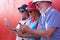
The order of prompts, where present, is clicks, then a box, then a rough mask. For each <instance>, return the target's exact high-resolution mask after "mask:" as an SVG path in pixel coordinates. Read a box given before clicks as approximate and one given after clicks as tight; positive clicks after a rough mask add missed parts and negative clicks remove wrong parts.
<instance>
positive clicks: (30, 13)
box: [29, 11, 40, 18]
mask: <svg viewBox="0 0 60 40" xmlns="http://www.w3.org/2000/svg"><path fill="white" fill-rule="evenodd" d="M29 15H30V17H31V18H36V17H40V12H39V11H29Z"/></svg>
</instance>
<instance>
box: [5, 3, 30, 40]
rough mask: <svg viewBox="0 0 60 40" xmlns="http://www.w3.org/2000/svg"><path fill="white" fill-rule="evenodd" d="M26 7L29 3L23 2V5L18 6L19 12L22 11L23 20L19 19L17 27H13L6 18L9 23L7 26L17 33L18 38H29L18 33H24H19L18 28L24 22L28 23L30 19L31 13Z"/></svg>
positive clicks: (22, 39) (24, 39)
mask: <svg viewBox="0 0 60 40" xmlns="http://www.w3.org/2000/svg"><path fill="white" fill-rule="evenodd" d="M26 7H27V5H26V4H23V5H22V6H21V7H19V8H18V10H19V12H20V13H21V15H22V20H20V21H19V23H18V25H17V26H16V28H13V27H12V26H11V25H10V23H9V22H8V20H7V19H5V23H6V25H7V27H8V28H9V29H10V30H11V31H12V32H13V33H15V34H16V40H28V38H22V37H19V36H18V35H17V34H20V35H22V34H23V33H21V32H20V33H18V32H17V31H18V29H19V28H20V27H21V25H23V24H27V21H28V20H29V19H30V18H29V14H28V12H27V10H26Z"/></svg>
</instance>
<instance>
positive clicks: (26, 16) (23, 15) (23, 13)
mask: <svg viewBox="0 0 60 40" xmlns="http://www.w3.org/2000/svg"><path fill="white" fill-rule="evenodd" d="M21 15H22V19H23V18H28V13H27V12H26V11H24V12H22V13H21Z"/></svg>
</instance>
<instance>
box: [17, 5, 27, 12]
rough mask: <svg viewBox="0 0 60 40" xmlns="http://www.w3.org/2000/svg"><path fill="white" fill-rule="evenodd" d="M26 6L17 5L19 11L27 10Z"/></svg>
mask: <svg viewBox="0 0 60 40" xmlns="http://www.w3.org/2000/svg"><path fill="white" fill-rule="evenodd" d="M26 7H27V5H26V4H23V5H22V6H21V7H18V10H19V12H24V11H27V10H26Z"/></svg>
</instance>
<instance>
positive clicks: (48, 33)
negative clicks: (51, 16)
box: [30, 28, 56, 38]
mask: <svg viewBox="0 0 60 40" xmlns="http://www.w3.org/2000/svg"><path fill="white" fill-rule="evenodd" d="M55 30H56V28H49V29H48V30H42V31H41V30H30V33H31V34H35V35H39V36H41V37H46V38H49V37H51V36H52V34H53V33H54V32H55Z"/></svg>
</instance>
